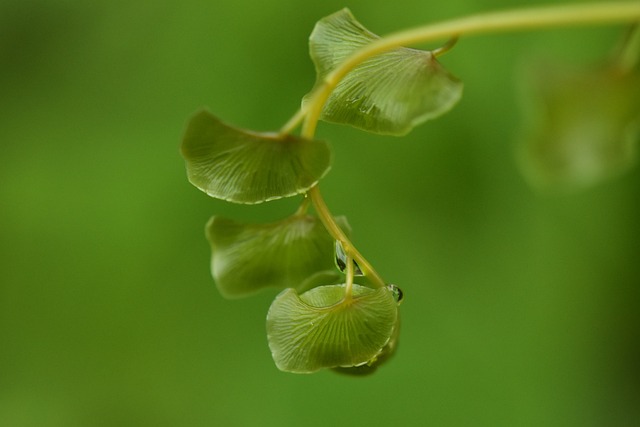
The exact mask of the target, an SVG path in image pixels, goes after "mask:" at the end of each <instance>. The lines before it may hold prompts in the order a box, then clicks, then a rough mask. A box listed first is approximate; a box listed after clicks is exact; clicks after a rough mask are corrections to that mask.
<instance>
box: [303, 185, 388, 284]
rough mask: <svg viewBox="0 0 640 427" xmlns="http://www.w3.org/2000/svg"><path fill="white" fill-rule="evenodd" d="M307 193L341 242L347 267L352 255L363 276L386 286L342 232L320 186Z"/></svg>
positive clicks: (332, 232)
mask: <svg viewBox="0 0 640 427" xmlns="http://www.w3.org/2000/svg"><path fill="white" fill-rule="evenodd" d="M308 195H309V197H310V198H311V201H312V202H313V207H314V208H315V210H316V213H317V214H318V217H320V220H321V221H322V224H324V226H325V228H326V229H327V231H328V232H329V234H331V236H332V237H333V238H334V239H336V240H338V241H339V242H340V243H341V244H342V247H343V249H344V251H345V253H346V254H347V268H348V267H349V264H353V263H352V262H350V257H352V258H353V260H355V261H356V262H357V263H358V265H359V266H360V269H361V270H362V273H363V274H364V275H365V276H367V277H369V278H370V279H371V281H372V282H373V283H374V285H375V286H376V287H379V288H381V287H383V286H386V283H385V282H384V280H382V277H380V275H379V274H378V273H377V272H376V271H375V270H374V268H373V267H372V266H371V264H369V261H367V260H366V259H365V258H364V257H363V256H362V254H361V253H360V252H358V250H357V249H356V247H355V246H354V245H353V243H351V241H350V240H349V238H348V237H347V236H346V235H345V234H344V232H343V231H342V229H341V228H340V226H338V224H337V223H336V221H335V220H334V218H333V215H331V212H330V211H329V208H328V207H327V204H326V203H325V202H324V199H323V198H322V194H321V193H320V188H319V187H318V186H317V185H316V186H315V187H313V188H312V189H311V190H309V193H308ZM352 275H353V272H352Z"/></svg>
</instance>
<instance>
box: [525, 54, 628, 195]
mask: <svg viewBox="0 0 640 427" xmlns="http://www.w3.org/2000/svg"><path fill="white" fill-rule="evenodd" d="M533 82H534V84H533V88H532V90H531V93H532V95H531V97H532V98H533V99H534V102H533V103H532V104H533V105H532V106H533V108H532V109H531V111H530V113H531V114H530V116H531V117H530V118H529V125H528V126H529V127H528V133H527V134H526V136H525V138H524V139H523V142H524V144H523V145H522V146H521V154H522V159H523V167H524V168H525V174H526V175H527V177H528V178H529V179H530V181H531V182H532V183H533V184H534V185H535V186H537V187H539V188H541V189H549V190H561V191H562V190H564V191H567V190H577V189H581V188H585V187H588V186H591V185H593V184H596V183H598V182H601V181H603V180H605V179H608V178H610V177H613V176H616V175H618V174H620V173H621V172H623V171H625V170H626V169H628V168H629V167H630V166H632V165H633V163H634V161H635V150H636V147H635V144H636V143H637V140H638V135H637V134H638V130H639V129H638V126H639V125H640V73H638V72H637V71H634V72H630V73H620V72H617V71H616V70H615V69H613V68H599V69H592V70H588V71H581V72H569V71H565V70H563V71H561V70H559V69H557V68H554V67H549V66H547V67H544V68H543V70H542V71H539V72H538V74H537V75H536V76H535V79H534V81H533Z"/></svg>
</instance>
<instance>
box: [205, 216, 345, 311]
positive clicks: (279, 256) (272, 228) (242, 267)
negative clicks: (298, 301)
mask: <svg viewBox="0 0 640 427" xmlns="http://www.w3.org/2000/svg"><path fill="white" fill-rule="evenodd" d="M336 222H337V223H338V224H339V225H340V227H341V228H342V230H343V231H344V232H346V233H349V232H350V227H349V224H348V223H347V220H346V218H344V217H336ZM206 235H207V239H208V240H209V243H210V245H211V273H212V276H213V279H214V281H215V283H216V286H217V287H218V290H219V291H220V293H221V294H222V295H223V296H224V297H227V298H238V297H242V296H247V295H250V294H253V293H256V292H258V291H259V290H261V289H263V288H268V287H275V288H281V289H282V288H297V289H303V288H304V289H306V288H308V286H310V285H311V284H312V283H314V282H311V283H310V282H309V280H311V279H310V278H311V277H313V276H314V275H316V274H317V273H319V272H325V271H327V270H333V271H336V270H335V267H334V261H333V245H334V240H333V238H332V237H331V236H330V235H329V233H327V231H326V229H325V228H324V226H323V225H322V223H321V221H320V220H319V219H318V218H316V217H314V216H311V215H299V214H296V215H293V216H291V217H288V218H285V219H284V220H281V221H277V222H271V223H267V224H243V223H240V222H236V221H234V220H231V219H227V218H223V217H219V216H214V217H212V218H211V219H210V220H209V222H208V223H207V226H206ZM325 278H326V276H325Z"/></svg>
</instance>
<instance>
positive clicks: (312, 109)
mask: <svg viewBox="0 0 640 427" xmlns="http://www.w3.org/2000/svg"><path fill="white" fill-rule="evenodd" d="M633 21H640V2H635V3H630V2H615V3H596V4H575V5H560V6H558V5H554V6H540V7H533V8H525V9H518V10H509V11H502V12H493V13H483V14H478V15H472V16H468V17H464V18H459V19H453V20H450V21H445V22H441V23H436V24H429V25H425V26H421V27H418V28H413V29H409V30H405V31H400V32H397V33H394V34H391V35H388V36H386V37H382V38H380V39H378V40H376V41H374V42H372V43H371V44H369V45H367V46H365V47H363V48H362V49H360V50H358V51H357V52H355V53H354V54H353V55H351V56H350V57H349V58H347V59H346V60H345V61H344V62H343V63H341V64H340V65H339V66H338V67H337V68H335V69H334V70H333V71H332V72H331V73H329V75H327V76H326V78H325V80H324V83H323V84H322V85H320V86H319V87H317V88H316V90H315V91H314V92H313V93H312V94H311V96H310V98H309V100H308V102H306V103H305V106H304V107H303V108H301V109H300V110H299V111H298V112H296V114H295V115H294V116H293V117H292V118H291V119H290V120H289V121H288V122H287V123H286V124H285V125H284V126H283V127H282V129H281V132H282V133H289V132H291V131H293V130H294V129H295V128H296V127H297V126H298V125H299V124H300V123H301V122H302V132H301V134H302V136H303V137H304V138H308V139H313V137H314V135H315V131H316V127H317V124H318V120H319V119H320V115H321V112H322V108H323V107H324V104H325V103H326V101H327V99H328V98H329V96H330V94H331V92H333V90H334V89H335V88H336V86H337V85H338V83H340V81H341V80H342V79H343V78H344V77H345V76H346V75H347V73H349V72H350V71H351V70H353V69H354V68H355V67H357V66H358V65H359V64H361V63H362V62H363V61H365V60H367V59H368V58H370V57H372V56H375V55H378V54H380V53H383V52H386V51H388V50H391V49H394V48H397V47H401V46H409V45H414V44H417V43H424V42H429V41H435V40H439V39H443V38H450V39H451V40H453V41H450V42H449V43H448V44H446V45H445V46H444V47H443V48H442V49H441V50H440V51H437V53H438V54H443V53H446V52H447V51H448V50H449V49H450V47H451V46H452V45H453V42H455V40H456V39H457V38H458V37H466V36H470V35H473V34H482V33H499V32H507V31H523V30H529V29H535V28H549V27H561V26H576V25H597V24H607V23H615V22H633ZM633 59H635V58H633ZM303 120H304V122H303ZM309 196H310V198H311V201H312V202H313V205H314V207H315V209H316V211H317V212H318V215H319V217H320V219H321V220H322V222H323V224H324V226H325V227H326V228H327V230H328V231H329V233H330V234H331V235H332V236H333V237H334V238H335V239H336V240H338V241H340V243H342V246H343V248H344V250H345V253H346V254H347V264H348V267H347V268H349V264H352V261H351V257H353V259H354V260H355V261H356V262H357V263H358V264H359V265H360V268H361V269H362V271H363V273H364V274H365V275H367V276H369V277H370V278H371V280H372V281H373V282H374V284H375V285H376V286H378V287H382V286H385V282H384V281H383V280H382V278H381V277H380V276H379V275H378V273H377V272H376V271H375V270H374V269H373V267H372V266H371V265H370V264H369V262H368V261H367V260H366V259H365V258H364V257H363V256H362V255H361V254H360V252H358V250H357V249H356V247H355V246H353V244H352V243H351V242H350V241H349V239H348V238H347V237H346V236H345V234H344V232H343V231H342V230H341V229H340V227H339V226H338V225H337V224H336V222H335V220H334V219H333V216H332V215H331V212H329V209H328V208H327V206H326V204H325V202H324V199H323V198H322V195H321V194H320V189H319V188H318V186H315V187H313V188H312V189H311V190H309ZM351 268H353V266H351ZM352 277H353V276H352ZM346 295H350V290H348V291H346Z"/></svg>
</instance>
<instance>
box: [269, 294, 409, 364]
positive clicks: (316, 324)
mask: <svg viewBox="0 0 640 427" xmlns="http://www.w3.org/2000/svg"><path fill="white" fill-rule="evenodd" d="M344 293H345V285H328V286H320V287H316V288H313V289H311V290H310V291H307V292H305V293H303V294H302V295H298V293H297V292H296V291H295V290H294V289H285V290H284V291H283V292H281V293H280V294H279V295H278V296H277V297H276V299H275V300H274V301H273V303H272V304H271V307H270V309H269V313H268V315H267V337H268V340H269V347H270V349H271V354H272V356H273V360H274V361H275V363H276V366H277V367H278V368H279V369H280V370H282V371H287V372H295V373H311V372H315V371H317V370H319V369H322V368H336V367H347V368H348V367H354V366H355V367H357V366H363V365H367V364H373V363H375V361H376V358H377V357H379V356H381V355H382V354H383V352H384V351H385V349H386V348H388V347H387V346H388V344H389V342H390V341H391V339H392V336H393V335H394V331H395V330H396V328H397V325H398V306H397V303H396V301H395V300H394V298H393V295H392V292H391V291H390V290H389V289H388V288H386V287H384V288H379V289H371V288H367V287H364V286H359V285H354V288H353V298H351V299H349V300H344V299H343V298H344Z"/></svg>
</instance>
